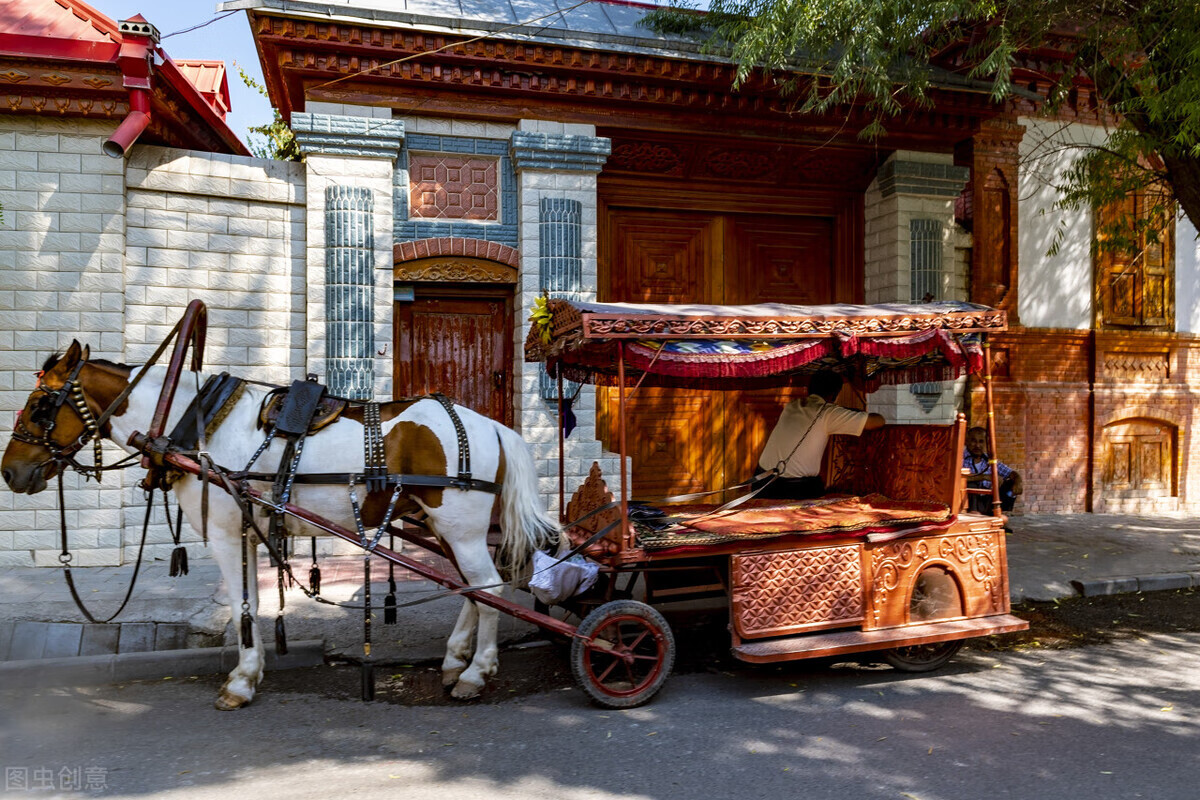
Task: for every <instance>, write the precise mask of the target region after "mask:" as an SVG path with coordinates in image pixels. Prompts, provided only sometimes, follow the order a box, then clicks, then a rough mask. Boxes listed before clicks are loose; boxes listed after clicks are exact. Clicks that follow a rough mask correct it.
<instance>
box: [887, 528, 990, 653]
mask: <svg viewBox="0 0 1200 800" xmlns="http://www.w3.org/2000/svg"><path fill="white" fill-rule="evenodd" d="M1002 535H1003V534H1000V533H997V532H996V531H987V532H985V533H957V534H943V535H930V536H922V537H919V538H915V537H914V538H909V539H901V540H899V541H894V542H887V543H883V544H878V545H867V553H866V555H867V557H866V559H865V564H866V566H867V569H868V570H869V571H870V574H869V575H868V586H869V590H868V595H869V596H868V604H867V613H866V621H865V623H864V625H863V627H864V629H866V630H871V629H874V628H892V627H895V626H897V625H905V624H907V623H908V622H909V621H910V620H909V607H910V604H911V602H912V591H913V585H914V583H915V582H916V580H917V576H918V575H920V574H921V571H922V570H924V569H926V568H928V567H934V566H936V567H941V568H942V569H945V570H946V571H947V572H949V573H950V574H951V575H952V576H953V577H954V578H955V581H956V582H957V584H958V588H959V590H960V592H961V594H962V602H963V611H964V613H965V615H966V616H967V617H982V616H988V615H991V614H1004V613H1007V612H1008V608H1009V602H1008V585H1007V581H1006V580H1005V577H1004V546H1003V542H1001V541H1000V539H999V537H1000V536H1002Z"/></svg>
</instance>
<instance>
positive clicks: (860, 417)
mask: <svg viewBox="0 0 1200 800" xmlns="http://www.w3.org/2000/svg"><path fill="white" fill-rule="evenodd" d="M841 391H842V376H841V375H839V374H838V373H836V372H834V371H833V370H828V369H826V370H821V371H820V372H817V373H816V374H814V375H813V376H812V377H811V378H810V379H809V381H808V396H807V397H805V398H804V399H802V400H793V401H792V402H790V403H788V404H787V405H786V406H784V407H783V413H781V414H780V415H779V422H778V423H776V424H775V429H774V430H773V431H771V435H770V436H768V437H767V443H766V444H765V445H764V446H763V451H762V455H761V456H759V459H758V468H759V470H760V472H759V473H758V475H756V476H755V480H756V481H757V480H759V479H762V478H765V477H766V474H765V473H768V472H770V471H771V470H773V469H775V468H776V467H777V466H778V467H779V468H780V472H779V477H777V478H776V479H775V480H774V481H772V482H771V483H770V484H768V485H767V486H766V487H765V488H764V489H763V490H762V491H761V492H760V493H759V495H758V496H759V497H767V498H777V499H783V500H808V499H811V498H814V497H820V496H821V495H822V494H824V493H825V485H824V483H822V482H821V458H822V457H823V456H824V455H825V443H826V442H828V441H829V437H830V436H832V435H833V434H835V433H845V434H849V435H850V436H860V435H861V434H862V432H863V431H871V430H875V429H876V428H882V427H883V425H884V423H885V420H884V418H883V417H882V416H881V415H879V414H869V413H867V412H866V411H855V410H854V409H851V408H844V407H842V406H839V405H836V403H835V401H836V400H837V396H838V395H839V394H840V393H841Z"/></svg>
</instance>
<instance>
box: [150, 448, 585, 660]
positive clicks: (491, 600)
mask: <svg viewBox="0 0 1200 800" xmlns="http://www.w3.org/2000/svg"><path fill="white" fill-rule="evenodd" d="M130 444H132V445H133V446H134V447H137V448H138V449H139V450H143V451H145V449H146V447H147V446H148V445H150V440H149V438H148V437H146V436H143V435H141V434H134V435H133V436H131V437H130ZM156 455H158V454H156ZM161 458H162V460H163V461H164V462H166V463H169V464H170V465H171V466H173V467H176V468H178V469H181V470H183V471H184V472H187V473H190V474H192V475H196V476H200V475H201V474H202V473H203V472H204V468H203V467H201V466H200V464H199V463H197V462H196V461H193V460H192V459H190V458H188V457H187V456H185V455H181V454H179V453H171V452H167V453H162V454H161ZM208 479H209V480H210V481H212V482H213V483H214V484H215V485H217V486H219V487H221V488H222V489H225V491H227V492H228V491H229V489H228V488H227V487H226V486H225V482H224V481H222V480H221V478H220V476H219V475H218V473H216V472H215V471H213V470H208ZM243 490H244V491H245V492H246V494H247V496H249V497H250V498H252V499H254V500H256V501H258V502H260V503H264V504H266V505H269V506H270V507H271V508H273V509H276V510H278V511H282V512H283V513H285V514H290V515H292V516H293V517H296V518H297V519H299V520H302V521H304V522H307V523H308V524H310V525H313V526H314V527H317V528H320V529H321V530H323V531H325V532H326V533H329V534H331V535H333V536H336V537H338V538H339V539H344V540H345V541H347V542H350V543H351V544H353V545H356V546H358V547H363V549H367V548H366V547H364V545H363V542H362V540H361V539H360V538H359V536H358V534H357V533H356V532H354V531H351V530H349V529H347V528H343V527H342V526H341V525H338V524H337V523H335V522H331V521H330V520H327V519H325V518H324V517H322V516H321V515H319V514H315V513H313V512H311V511H309V510H307V509H304V508H300V507H298V506H294V505H292V504H291V503H283V504H282V505H276V504H274V503H269V502H268V501H266V500H264V499H263V495H262V492H260V491H258V490H256V489H252V488H250V487H248V486H245V487H243ZM410 541H412V540H410ZM371 552H372V553H374V554H375V555H377V556H379V557H380V558H382V559H384V560H385V561H389V562H391V563H393V564H396V565H398V566H401V567H404V568H405V569H407V570H410V571H412V572H415V573H416V574H418V575H420V576H421V577H422V578H425V579H426V580H430V581H433V582H434V583H436V584H439V585H441V586H445V587H446V588H447V589H453V590H455V591H459V592H461V593H462V594H463V595H464V596H465V597H469V598H470V599H472V600H474V601H476V602H479V603H483V604H484V605H487V606H491V607H492V608H495V609H498V610H500V611H503V612H504V613H506V614H509V615H511V616H514V617H516V618H517V619H519V620H523V621H525V622H529V623H531V624H533V625H537V626H538V627H539V628H542V629H543V630H546V631H550V632H552V633H557V634H559V635H560V636H568V637H572V638H573V637H575V636H576V635H577V632H576V628H575V626H574V625H570V624H568V623H566V622H563V621H562V620H558V619H555V618H554V617H551V616H550V615H548V614H539V613H538V612H536V611H533V610H531V609H528V608H525V607H524V606H522V605H519V604H518V603H514V602H512V601H511V600H506V599H504V598H503V597H500V596H498V595H494V594H491V593H490V592H485V591H481V590H471V589H468V588H467V584H465V583H463V582H462V581H460V580H457V579H455V578H452V577H451V576H449V575H446V574H445V573H442V572H439V571H438V570H436V569H434V568H433V567H430V566H428V565H426V564H422V563H421V562H420V561H416V560H414V559H412V558H409V557H408V556H405V555H403V554H401V553H397V552H395V551H394V550H391V549H389V548H387V547H383V546H376V547H374V548H372V549H371Z"/></svg>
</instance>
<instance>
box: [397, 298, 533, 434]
mask: <svg viewBox="0 0 1200 800" xmlns="http://www.w3.org/2000/svg"><path fill="white" fill-rule="evenodd" d="M414 293H415V299H413V300H412V301H408V302H397V303H396V306H395V313H394V315H393V318H394V320H395V323H394V324H395V337H394V339H395V342H396V348H395V361H394V370H393V380H394V390H393V391H394V394H395V396H396V397H412V396H416V395H424V394H429V393H431V392H442V393H443V394H446V395H448V396H449V397H451V398H453V400H454V401H455V402H456V403H458V404H460V405H463V406H466V407H467V408H470V409H473V410H475V411H478V412H479V413H480V414H483V415H485V416H488V417H491V418H492V419H494V420H497V421H498V422H502V423H504V424H505V425H510V426H511V425H512V387H511V375H512V360H513V349H512V348H513V342H512V291H511V289H509V288H508V287H496V288H486V287H479V288H474V287H471V288H458V287H430V288H426V287H420V288H417V289H416V290H415V292H414Z"/></svg>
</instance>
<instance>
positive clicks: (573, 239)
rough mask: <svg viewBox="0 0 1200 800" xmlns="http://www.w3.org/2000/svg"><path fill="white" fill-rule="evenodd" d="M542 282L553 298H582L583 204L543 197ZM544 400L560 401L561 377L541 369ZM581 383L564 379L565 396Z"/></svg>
mask: <svg viewBox="0 0 1200 800" xmlns="http://www.w3.org/2000/svg"><path fill="white" fill-rule="evenodd" d="M538 253H539V257H538V272H539V283H540V285H541V287H542V289H543V291H545V292H546V293H547V294H548V295H549V296H550V297H556V298H562V299H567V300H579V299H581V297H582V294H581V293H582V291H583V204H582V203H580V202H579V201H578V200H567V199H565V198H561V197H543V198H542V201H541V204H540V207H539V209H538ZM539 384H540V386H539V388H540V391H541V395H542V399H544V400H547V401H550V402H556V401H557V400H558V380H557V379H556V378H551V377H550V376H549V375H548V374H546V368H545V367H544V366H543V367H542V368H541V370H540V377H539ZM578 389H579V387H578V384H576V383H573V382H572V381H564V382H563V395H564V396H565V397H568V398H570V397H574V396H575V393H576V392H577V391H578Z"/></svg>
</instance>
